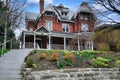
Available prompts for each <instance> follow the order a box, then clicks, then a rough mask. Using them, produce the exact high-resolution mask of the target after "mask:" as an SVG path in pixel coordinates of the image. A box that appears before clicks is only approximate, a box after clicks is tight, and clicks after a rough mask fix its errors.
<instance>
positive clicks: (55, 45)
mask: <svg viewBox="0 0 120 80" xmlns="http://www.w3.org/2000/svg"><path fill="white" fill-rule="evenodd" d="M94 22H95V15H94V13H93V10H92V8H91V7H90V6H89V5H88V4H87V3H86V2H83V3H82V4H81V5H80V7H79V8H78V10H77V12H73V11H71V10H70V9H69V8H67V7H65V6H63V5H62V4H59V5H58V6H54V5H51V4H49V5H48V6H47V7H46V8H45V9H44V0H40V13H39V14H35V13H30V12H27V13H26V28H27V31H23V32H22V46H23V48H37V49H59V50H67V49H69V50H86V49H90V50H93V43H92V41H91V39H90V37H91V35H92V34H93V32H94Z"/></svg>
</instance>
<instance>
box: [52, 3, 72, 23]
mask: <svg viewBox="0 0 120 80" xmlns="http://www.w3.org/2000/svg"><path fill="white" fill-rule="evenodd" d="M52 7H53V8H54V9H55V11H56V12H57V14H58V16H59V17H60V20H63V21H64V20H67V21H72V18H73V16H74V12H73V11H71V10H69V8H67V7H64V6H63V5H62V4H59V5H58V6H52Z"/></svg>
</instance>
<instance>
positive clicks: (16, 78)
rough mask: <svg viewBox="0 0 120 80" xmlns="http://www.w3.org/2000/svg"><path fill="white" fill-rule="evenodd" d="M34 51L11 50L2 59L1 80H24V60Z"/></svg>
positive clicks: (0, 66)
mask: <svg viewBox="0 0 120 80" xmlns="http://www.w3.org/2000/svg"><path fill="white" fill-rule="evenodd" d="M31 50H32V49H16V50H11V51H9V52H8V53H6V54H5V55H3V56H2V57H0V80H22V75H21V74H20V71H21V66H22V64H23V62H24V58H25V57H26V56H27V55H28V53H29V52H30V51H31Z"/></svg>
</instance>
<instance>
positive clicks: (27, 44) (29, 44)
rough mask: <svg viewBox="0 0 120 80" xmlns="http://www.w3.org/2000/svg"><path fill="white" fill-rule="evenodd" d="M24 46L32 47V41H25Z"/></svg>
mask: <svg viewBox="0 0 120 80" xmlns="http://www.w3.org/2000/svg"><path fill="white" fill-rule="evenodd" d="M25 48H34V43H32V42H25Z"/></svg>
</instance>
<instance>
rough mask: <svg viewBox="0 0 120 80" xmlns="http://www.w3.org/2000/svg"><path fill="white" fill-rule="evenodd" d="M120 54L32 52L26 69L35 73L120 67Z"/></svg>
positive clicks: (28, 57)
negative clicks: (31, 69)
mask: <svg viewBox="0 0 120 80" xmlns="http://www.w3.org/2000/svg"><path fill="white" fill-rule="evenodd" d="M119 56H120V53H118V52H117V53H115V52H110V51H61V50H43V51H41V50H40V51H36V50H34V51H32V52H31V53H30V54H29V55H28V56H27V57H26V59H25V63H26V67H28V68H33V70H35V71H41V70H53V69H54V70H55V69H68V68H114V67H118V68H119V67H120V57H119Z"/></svg>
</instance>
